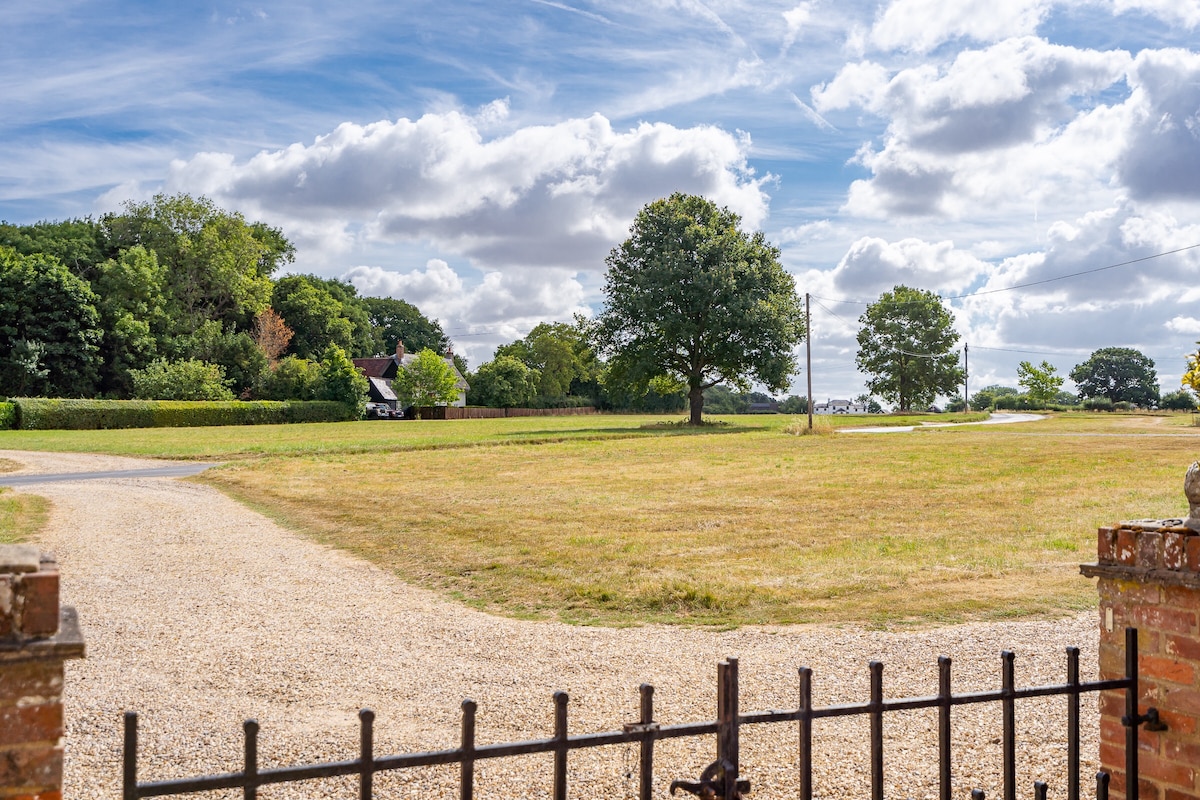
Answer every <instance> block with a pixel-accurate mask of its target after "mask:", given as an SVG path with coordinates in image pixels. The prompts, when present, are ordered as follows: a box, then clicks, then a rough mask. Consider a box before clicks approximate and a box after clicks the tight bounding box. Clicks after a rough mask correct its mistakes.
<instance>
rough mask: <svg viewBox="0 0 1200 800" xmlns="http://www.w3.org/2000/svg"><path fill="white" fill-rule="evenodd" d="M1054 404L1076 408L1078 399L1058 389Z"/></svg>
mask: <svg viewBox="0 0 1200 800" xmlns="http://www.w3.org/2000/svg"><path fill="white" fill-rule="evenodd" d="M1054 404H1055V405H1059V406H1077V405H1079V398H1078V397H1076V396H1075V395H1073V394H1071V393H1070V392H1064V391H1063V390H1061V389H1059V391H1058V394H1056V395H1054Z"/></svg>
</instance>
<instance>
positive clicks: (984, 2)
mask: <svg viewBox="0 0 1200 800" xmlns="http://www.w3.org/2000/svg"><path fill="white" fill-rule="evenodd" d="M1048 11H1049V4H1048V3H1045V2H1043V0H1007V1H1006V2H1003V3H997V2H994V0H955V2H952V3H947V2H944V0H894V2H893V3H892V4H891V5H889V6H888V7H887V8H886V9H884V11H883V13H882V14H880V15H879V17H878V19H877V20H876V21H875V25H874V27H873V28H872V29H871V33H870V41H871V44H873V45H875V46H876V47H878V48H881V49H883V50H910V51H914V52H918V53H928V52H929V51H931V50H933V49H934V48H936V47H937V46H938V45H940V44H942V43H944V42H948V41H951V40H954V39H959V38H967V39H972V40H974V41H977V42H983V43H991V42H998V41H1000V40H1002V39H1006V38H1008V37H1011V36H1024V35H1028V34H1031V33H1034V32H1035V31H1036V30H1037V27H1038V24H1039V23H1040V22H1041V21H1042V18H1043V17H1044V16H1045V15H1046V13H1047V12H1048Z"/></svg>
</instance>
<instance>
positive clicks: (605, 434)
mask: <svg viewBox="0 0 1200 800" xmlns="http://www.w3.org/2000/svg"><path fill="white" fill-rule="evenodd" d="M757 430H762V428H753V427H748V426H744V425H703V426H701V427H698V428H697V427H692V426H690V425H677V424H675V423H671V422H656V423H652V424H650V425H642V426H640V427H637V428H570V429H562V428H560V429H558V430H541V431H516V432H513V433H501V434H497V435H498V436H501V437H504V438H506V439H525V438H538V437H551V438H554V439H556V440H564V441H565V440H569V439H575V438H578V439H630V438H633V437H637V436H696V435H708V434H714V433H749V432H750V431H757Z"/></svg>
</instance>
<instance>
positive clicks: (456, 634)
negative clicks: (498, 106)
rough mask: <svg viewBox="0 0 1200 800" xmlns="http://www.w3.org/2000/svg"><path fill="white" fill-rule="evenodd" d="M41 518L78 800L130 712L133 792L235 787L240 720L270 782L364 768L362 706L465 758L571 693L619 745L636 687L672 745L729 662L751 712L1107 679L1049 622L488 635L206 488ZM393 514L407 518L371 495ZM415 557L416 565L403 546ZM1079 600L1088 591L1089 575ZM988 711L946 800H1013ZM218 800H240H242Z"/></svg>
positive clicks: (476, 622)
mask: <svg viewBox="0 0 1200 800" xmlns="http://www.w3.org/2000/svg"><path fill="white" fill-rule="evenodd" d="M0 457H3V458H9V459H12V460H14V461H17V462H20V463H22V464H24V465H26V471H28V472H40V473H59V472H69V471H75V470H79V471H86V470H107V469H124V468H128V469H135V468H144V467H147V466H161V465H163V464H164V463H165V462H162V461H146V460H140V459H127V458H119V457H109V456H90V455H78V454H49V453H26V452H16V451H13V452H3V451H0ZM18 491H27V492H31V493H35V494H39V495H42V496H44V497H47V498H49V499H50V500H51V501H52V503H53V510H52V513H51V518H50V523H49V526H48V529H47V530H46V532H45V534H44V536H43V537H42V538H41V540H40V541H39V542H38V544H40V545H41V546H43V547H44V548H46V549H49V550H52V551H54V552H55V554H56V555H57V556H58V560H59V563H60V565H61V570H62V576H63V588H62V593H63V602H64V603H65V604H67V605H73V606H75V607H76V609H77V610H78V611H79V616H80V620H81V624H82V627H83V630H84V635H85V637H86V640H87V648H88V655H87V658H86V659H85V660H83V661H76V662H70V663H69V664H68V667H67V685H66V690H65V699H64V702H65V704H66V709H67V731H68V733H67V762H66V776H65V786H64V789H65V792H64V796H65V797H67V798H101V797H109V798H116V797H119V787H120V781H121V736H122V733H121V731H122V723H121V717H122V713H123V712H124V711H126V710H136V711H138V713H139V715H140V729H141V742H142V744H141V753H140V759H139V777H140V779H141V780H162V779H167V778H174V777H185V776H194V775H198V774H209V773H214V772H232V771H237V770H238V769H240V764H241V749H242V741H241V735H242V734H241V723H242V720H243V719H244V718H247V717H253V718H256V719H257V720H258V721H259V723H260V724H261V733H260V738H259V753H260V758H261V760H262V763H261V767H260V768H267V767H269V766H284V765H295V764H299V763H308V762H313V761H327V760H342V759H352V758H354V757H356V755H357V747H358V744H357V743H358V719H357V711H358V709H359V708H362V707H369V708H372V709H374V711H375V713H376V723H375V753H376V755H377V756H378V755H386V754H391V753H399V752H408V751H424V750H437V749H443V748H452V747H454V746H456V744H457V742H458V740H459V724H460V718H461V712H460V703H461V701H462V700H463V699H464V698H466V697H470V698H473V699H474V700H476V701H477V702H478V703H479V714H478V723H477V724H478V729H477V742H478V743H479V744H484V743H489V742H503V741H515V740H524V739H532V738H542V737H545V736H548V735H550V733H551V731H552V726H553V703H552V699H551V695H552V693H553V692H554V691H556V690H563V691H566V692H568V693H569V695H570V706H569V711H570V732H571V733H584V732H594V731H607V730H614V729H618V728H620V726H621V724H622V723H623V722H631V721H634V720H636V718H637V708H638V685H639V684H640V683H642V682H648V683H651V684H653V685H654V686H655V695H654V700H655V710H656V714H655V716H656V718H657V720H658V721H659V722H661V723H663V724H674V723H680V722H695V721H701V720H705V719H711V718H713V716H714V714H715V707H716V673H717V663H718V662H719V661H720V660H721V659H722V658H725V657H728V656H734V657H737V658H738V659H739V672H740V675H741V700H740V702H741V711H742V713H746V712H749V711H758V710H766V709H772V708H795V707H796V704H797V685H798V680H797V667H799V666H809V667H811V668H812V669H813V671H814V678H813V685H814V700H815V702H816V703H817V705H819V706H820V705H827V704H831V703H844V702H862V701H865V700H866V699H867V695H868V690H869V673H868V668H867V664H868V662H870V661H872V660H878V661H882V662H883V663H884V664H885V665H886V666H885V669H884V692H885V695H887V696H889V697H901V696H914V695H922V696H924V695H932V694H935V693H936V691H937V656H939V655H946V656H950V657H951V658H953V660H954V681H953V688H954V691H955V692H956V693H957V692H965V691H978V690H987V689H995V688H997V687H998V686H999V683H1000V652H1001V650H1005V649H1007V650H1012V651H1014V652H1015V653H1016V654H1017V658H1016V675H1017V685H1018V686H1030V685H1042V684H1050V683H1054V684H1057V683H1063V682H1064V681H1065V679H1066V656H1065V652H1064V650H1065V648H1066V647H1067V646H1069V645H1075V646H1078V647H1080V648H1081V650H1082V658H1081V665H1082V667H1081V672H1082V676H1083V679H1084V680H1092V679H1094V676H1095V674H1096V648H1097V635H1096V629H1095V626H1096V621H1095V614H1094V613H1091V612H1089V613H1085V614H1081V615H1078V616H1075V617H1070V618H1066V619H1061V620H1057V621H1050V622H1003V623H987V624H968V625H956V626H951V627H943V628H936V629H928V630H919V631H912V632H900V633H896V632H883V631H873V630H864V629H862V628H858V627H854V626H821V627H815V626H796V627H782V628H755V627H744V628H740V629H738V630H732V631H709V630H697V629H689V628H675V627H668V626H658V625H647V626H643V627H636V628H627V629H621V630H613V629H606V628H586V627H571V626H566V625H561V624H557V623H548V622H527V621H521V620H512V619H504V618H497V617H493V616H489V615H487V614H483V613H480V612H477V611H474V610H471V609H468V608H466V607H463V606H461V605H459V604H456V603H454V602H452V601H449V600H447V599H446V598H444V597H441V596H439V595H437V594H435V593H432V592H429V591H426V590H423V589H419V588H415V587H413V586H410V585H408V584H406V583H404V581H403V579H402V578H403V576H396V575H392V574H388V573H385V572H383V571H382V570H380V569H378V568H376V567H374V566H372V565H370V564H369V563H367V562H365V561H362V560H360V559H357V558H354V557H351V556H348V555H346V554H344V553H341V552H338V551H336V550H332V549H329V548H327V547H323V546H321V545H317V544H314V543H312V542H310V541H308V540H306V539H304V538H301V537H299V536H297V535H296V534H293V533H291V532H289V531H287V530H284V529H283V528H281V527H279V526H278V525H276V524H275V523H274V522H272V521H271V520H269V519H267V518H266V517H264V516H262V515H260V514H257V513H254V512H252V511H249V510H248V509H246V508H245V507H243V506H240V505H238V504H237V503H235V502H233V501H232V500H230V499H228V498H227V497H225V496H224V495H222V494H221V493H219V492H217V491H215V490H213V489H210V488H208V487H205V486H201V485H197V484H195V483H190V482H186V481H180V480H175V479H166V478H154V479H148V478H121V479H108V480H97V481H80V482H69V483H53V484H51V483H45V484H37V485H32V486H26V487H23V488H21V489H19V490H18ZM380 513H381V514H383V515H386V514H397V513H403V502H402V498H391V499H389V498H380ZM398 544H399V545H401V546H402V544H403V543H402V542H401V543H398ZM1081 580H1082V578H1081ZM1000 713H1001V712H1000V707H999V705H998V704H989V705H987V706H971V707H959V708H956V709H955V712H954V733H953V761H954V770H955V787H954V796H955V797H967V796H969V791H970V789H971V788H973V787H981V788H984V789H986V790H987V794H988V796H992V797H997V796H1000V795H999V792H1000V789H1001V786H1000V777H999V775H1000V763H1001V753H1000ZM1082 716H1083V747H1082V751H1083V758H1084V764H1083V775H1084V776H1085V777H1084V785H1085V787H1086V786H1088V785H1089V781H1090V778H1089V777H1088V776H1090V775H1092V774H1094V772H1095V770H1096V764H1095V757H1096V752H1097V725H1098V722H1097V715H1096V702H1095V696H1094V695H1087V696H1085V697H1084V701H1083V715H1082ZM1017 727H1018V751H1019V752H1018V757H1017V766H1018V771H1019V776H1020V777H1019V781H1020V784H1019V786H1018V793H1019V795H1021V796H1029V795H1031V793H1032V782H1033V781H1034V780H1044V781H1046V782H1048V783H1049V784H1050V796H1051V797H1052V798H1053V797H1065V795H1066V786H1065V783H1066V777H1065V776H1066V767H1065V763H1066V739H1065V735H1066V734H1065V730H1066V699H1065V698H1051V699H1045V700H1031V701H1021V702H1020V703H1018V705H1017ZM867 731H868V722H867V718H866V717H865V716H860V717H855V718H853V719H839V720H818V721H817V723H816V733H815V736H814V746H815V751H816V766H815V791H814V794H815V795H816V796H817V797H821V798H840V797H848V796H858V797H866V796H869V793H870V767H869V763H870V762H869V757H868V749H867V747H868V745H867ZM936 734H937V719H936V716H935V713H934V712H932V711H918V712H904V713H896V714H889V715H887V716H886V718H885V722H884V735H885V738H886V741H885V786H886V793H887V796H888V797H897V798H905V797H911V798H933V797H936V796H937V788H936V769H937V752H936ZM741 740H742V744H741V760H742V774H743V777H748V778H749V779H750V780H751V783H752V786H753V791H752V794H751V798H776V797H795V796H797V793H798V790H797V787H796V781H795V774H796V762H797V756H796V751H797V732H796V728H795V726H794V725H792V724H780V725H755V726H746V727H743V729H742V732H741ZM714 752H715V743H714V740H713V738H712V737H701V738H696V739H688V740H672V741H667V742H660V743H658V744H657V745H656V749H655V795H656V796H660V797H665V796H667V786H668V784H669V782H670V781H671V780H672V779H675V778H681V779H688V780H694V779H695V777H696V776H697V775H698V774H699V772H700V770H701V769H702V768H703V767H704V765H705V764H707V763H708V762H709V761H710V760H711V759H712V757H713V755H714ZM551 763H552V762H551V758H550V757H549V756H525V757H521V758H517V759H503V760H497V761H483V762H479V763H478V764H477V768H476V769H477V772H476V779H475V786H476V795H477V796H478V797H481V798H500V797H503V798H525V797H529V798H533V797H538V798H544V797H549V796H550V783H551V781H550V777H551ZM634 764H636V746H627V745H622V746H614V747H606V748H599V749H595V750H587V751H576V752H573V753H572V754H571V760H570V765H571V766H570V789H569V792H570V794H571V796H574V797H590V796H597V795H603V796H604V797H606V798H608V800H618V799H619V798H626V797H630V798H632V797H636V786H637V784H636V775H634V776H632V777H630V776H629V774H628V773H629V772H630V768H631V766H632V765H634ZM457 779H458V773H457V768H453V767H446V768H426V769H420V770H412V771H403V772H393V773H386V774H380V775H377V776H376V778H375V789H376V795H375V796H376V797H378V798H399V797H406V798H407V797H416V796H425V797H444V798H451V797H456V796H457ZM355 786H356V784H355V783H354V782H353V781H348V780H342V779H336V780H335V779H325V780H317V781H310V782H306V783H299V784H291V785H283V786H275V787H266V788H263V789H261V790H260V793H259V796H260V797H263V798H293V797H295V798H313V797H341V798H348V797H356V796H357V794H355V789H354V788H353V787H355ZM203 796H205V797H228V798H233V797H240V796H241V793H240V791H236V792H235V791H228V792H223V793H222V792H217V793H211V794H207V795H203Z"/></svg>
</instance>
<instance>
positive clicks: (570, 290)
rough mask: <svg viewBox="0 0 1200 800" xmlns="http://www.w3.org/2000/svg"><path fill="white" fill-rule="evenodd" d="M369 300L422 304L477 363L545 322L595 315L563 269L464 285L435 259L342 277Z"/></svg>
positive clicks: (489, 276) (488, 277)
mask: <svg viewBox="0 0 1200 800" xmlns="http://www.w3.org/2000/svg"><path fill="white" fill-rule="evenodd" d="M342 278H343V279H344V280H347V281H349V282H350V283H351V284H353V286H354V287H355V288H356V289H358V291H359V294H361V295H364V296H367V297H395V298H400V299H403V300H407V301H408V302H410V303H412V304H414V305H416V306H417V307H418V308H420V309H421V311H422V313H424V314H425V315H426V316H429V317H431V318H433V319H437V320H439V321H440V322H441V324H442V328H443V330H445V331H447V333H449V334H450V338H451V339H452V340H454V342H455V345H456V349H457V350H458V351H460V352H462V353H463V354H464V355H466V356H467V358H468V359H469V360H471V361H472V362H473V363H476V364H477V363H479V362H481V361H482V360H483V359H484V358H485V357H487V356H490V353H491V351H492V350H493V349H494V348H495V347H496V345H498V344H503V343H505V342H510V341H512V340H513V339H517V338H520V337H521V336H524V335H525V334H526V333H528V332H529V331H530V330H531V329H532V328H533V327H534V326H535V325H537V324H538V323H539V322H545V321H547V320H569V319H570V318H571V317H572V316H573V315H574V314H576V313H581V314H584V315H587V314H590V309H589V308H588V307H587V306H586V305H585V304H584V295H585V290H584V287H583V285H582V284H581V283H580V281H579V280H578V279H577V276H576V275H575V274H574V273H572V272H570V271H567V270H560V269H548V270H547V269H537V270H530V269H514V270H508V271H506V272H503V273H502V272H488V273H485V274H484V275H483V277H482V279H481V280H474V279H473V278H472V279H468V280H464V278H463V276H461V275H460V274H459V273H458V272H456V271H455V270H454V269H453V268H452V267H451V266H450V265H449V264H448V263H446V262H445V261H444V260H442V259H438V258H434V259H430V260H429V261H427V262H426V264H425V266H424V268H422V269H415V270H410V271H407V272H404V271H400V270H393V269H385V268H383V267H377V266H358V267H354V268H352V269H350V270H348V271H347V272H346V273H345V274H344V275H342Z"/></svg>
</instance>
